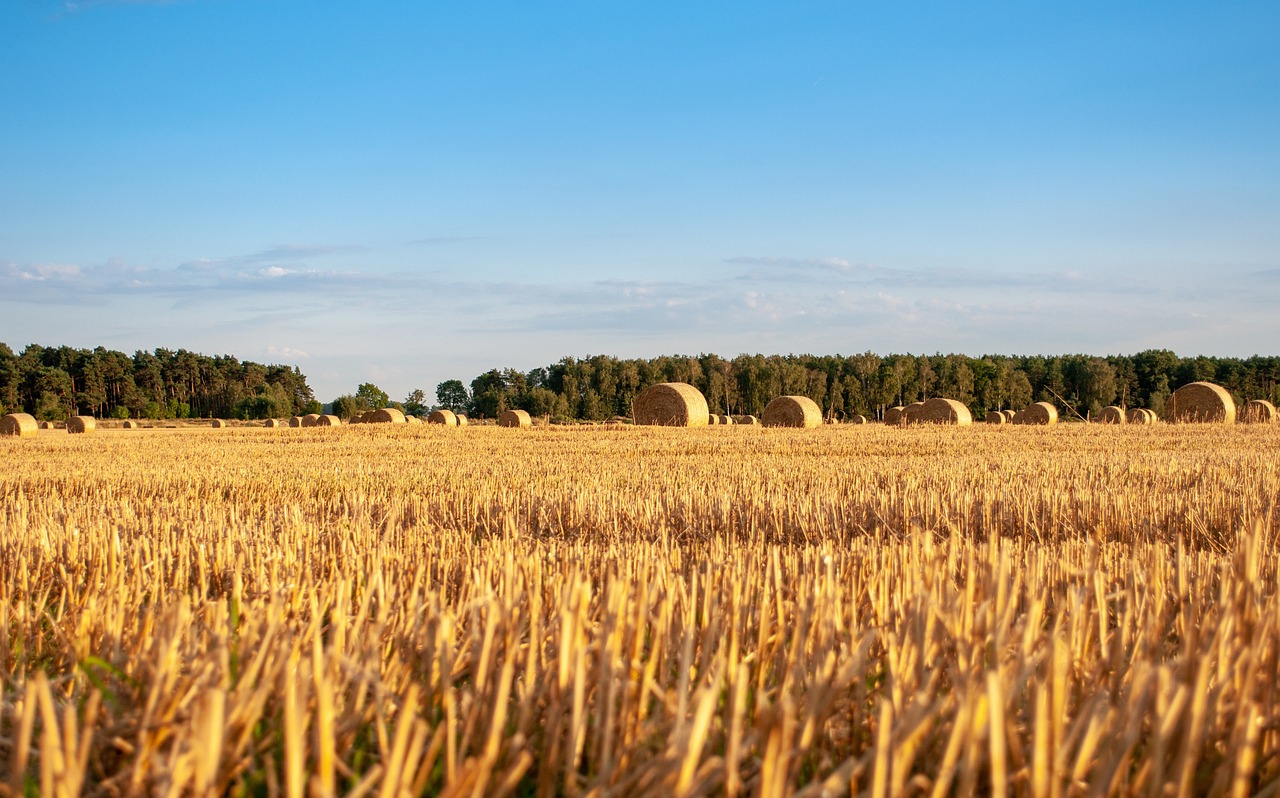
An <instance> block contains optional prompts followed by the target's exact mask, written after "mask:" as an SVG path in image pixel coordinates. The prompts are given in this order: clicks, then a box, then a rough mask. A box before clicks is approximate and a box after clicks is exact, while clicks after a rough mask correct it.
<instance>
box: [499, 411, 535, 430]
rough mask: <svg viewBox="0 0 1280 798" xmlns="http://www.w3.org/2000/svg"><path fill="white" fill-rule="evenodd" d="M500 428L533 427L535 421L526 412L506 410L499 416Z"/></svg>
mask: <svg viewBox="0 0 1280 798" xmlns="http://www.w3.org/2000/svg"><path fill="white" fill-rule="evenodd" d="M498 426H499V427H531V426H533V419H531V418H529V413H528V411H526V410H504V411H502V414H501V415H500V416H498Z"/></svg>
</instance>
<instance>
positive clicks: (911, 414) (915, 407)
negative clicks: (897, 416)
mask: <svg viewBox="0 0 1280 798" xmlns="http://www.w3.org/2000/svg"><path fill="white" fill-rule="evenodd" d="M923 407H924V402H912V403H911V404H909V405H907V406H906V407H904V408H902V423H904V424H914V423H916V416H918V415H919V414H920V410H921V408H923Z"/></svg>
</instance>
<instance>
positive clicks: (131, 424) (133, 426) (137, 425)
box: [120, 421, 142, 429]
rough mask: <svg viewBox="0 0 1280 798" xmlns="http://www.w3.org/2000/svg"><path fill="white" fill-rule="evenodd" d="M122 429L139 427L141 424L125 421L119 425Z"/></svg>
mask: <svg viewBox="0 0 1280 798" xmlns="http://www.w3.org/2000/svg"><path fill="white" fill-rule="evenodd" d="M120 426H121V427H123V428H124V429H139V428H140V427H141V426H142V425H141V424H139V423H138V422H136V421H126V422H124V423H123V424H121V425H120Z"/></svg>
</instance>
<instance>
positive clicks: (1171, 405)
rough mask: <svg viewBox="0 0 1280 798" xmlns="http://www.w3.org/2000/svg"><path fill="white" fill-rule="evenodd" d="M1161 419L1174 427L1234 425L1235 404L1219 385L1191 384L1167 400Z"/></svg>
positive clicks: (1210, 383)
mask: <svg viewBox="0 0 1280 798" xmlns="http://www.w3.org/2000/svg"><path fill="white" fill-rule="evenodd" d="M1164 418H1165V420H1166V421H1169V422H1172V423H1174V424H1234V423H1236V403H1235V400H1234V399H1232V398H1231V394H1229V393H1227V389H1226V388H1223V387H1222V386H1221V385H1215V384H1213V383H1212V382H1192V383H1188V384H1186V385H1184V386H1182V387H1181V388H1179V389H1178V390H1176V391H1174V392H1173V396H1170V397H1169V401H1168V402H1167V403H1166V404H1165V406H1164Z"/></svg>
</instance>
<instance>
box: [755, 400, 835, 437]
mask: <svg viewBox="0 0 1280 798" xmlns="http://www.w3.org/2000/svg"><path fill="white" fill-rule="evenodd" d="M760 420H761V421H762V422H763V423H764V425H765V426H766V427H797V428H800V429H812V428H813V427H821V426H822V410H821V409H819V408H818V403H817V402H815V401H813V400H812V399H810V398H809V397H807V396H779V397H778V398H777V399H774V400H773V401H772V402H770V403H769V404H768V405H767V406H766V407H765V409H764V415H762V416H761V418H760Z"/></svg>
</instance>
